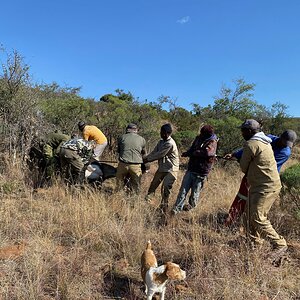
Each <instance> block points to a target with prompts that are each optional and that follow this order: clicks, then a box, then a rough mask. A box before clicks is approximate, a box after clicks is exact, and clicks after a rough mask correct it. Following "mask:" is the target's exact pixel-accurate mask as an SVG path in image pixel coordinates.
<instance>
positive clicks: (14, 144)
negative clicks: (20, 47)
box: [0, 49, 38, 158]
mask: <svg viewBox="0 0 300 300" xmlns="http://www.w3.org/2000/svg"><path fill="white" fill-rule="evenodd" d="M1 53H2V55H3V57H4V60H5V62H3V63H2V73H1V74H0V118H1V123H2V124H1V125H2V128H1V135H2V139H1V141H2V143H3V144H2V148H4V150H8V151H9V154H10V157H13V158H16V156H17V154H18V153H21V155H22V157H24V156H25V153H26V151H27V149H28V147H29V144H30V142H31V137H32V135H33V132H34V129H35V126H34V124H36V122H37V120H38V114H37V105H36V104H37V97H36V94H35V90H34V89H32V88H31V81H30V75H29V66H28V65H27V64H26V63H25V62H24V59H23V57H22V56H21V55H20V54H19V53H18V52H17V51H13V52H12V53H7V52H6V51H5V49H1Z"/></svg>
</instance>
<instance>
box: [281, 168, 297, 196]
mask: <svg viewBox="0 0 300 300" xmlns="http://www.w3.org/2000/svg"><path fill="white" fill-rule="evenodd" d="M281 181H282V183H283V184H284V185H286V187H287V188H288V189H295V190H299V191H300V164H295V165H293V166H291V167H289V168H287V169H286V170H285V171H284V172H283V173H282V175H281Z"/></svg>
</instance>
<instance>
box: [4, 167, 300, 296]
mask: <svg viewBox="0 0 300 300" xmlns="http://www.w3.org/2000/svg"><path fill="white" fill-rule="evenodd" d="M220 164H221V162H220ZM10 169H11V168H10ZM154 170H155V166H153V167H152V169H151V172H150V173H147V174H145V175H144V178H143V189H142V190H143V192H142V195H141V196H140V197H130V196H127V195H125V194H123V193H119V194H112V193H111V187H112V186H113V185H114V180H113V179H112V180H110V181H107V182H106V183H105V186H104V188H103V189H102V190H101V191H99V190H97V191H96V190H92V189H90V188H86V189H85V190H76V189H74V190H66V189H65V188H64V186H63V185H61V184H60V183H57V184H55V185H54V186H52V187H51V188H48V189H41V190H39V191H38V192H37V193H33V192H32V191H31V189H30V188H29V187H28V186H26V185H25V184H24V182H25V181H24V179H23V178H22V177H23V176H22V175H21V171H20V168H19V167H17V166H15V167H14V168H13V171H12V172H7V170H6V172H4V173H3V174H5V175H2V176H1V177H0V189H1V194H2V200H1V204H0V213H1V218H0V230H1V231H0V248H1V249H2V250H3V251H4V250H5V249H6V250H5V251H7V250H9V249H10V248H9V247H12V248H11V249H15V248H17V249H19V248H21V249H23V250H24V251H21V252H20V255H14V256H12V257H7V256H6V257H0V259H1V260H0V282H1V285H0V295H1V297H0V299H1V300H4V299H5V300H6V299H7V300H11V299H26V300H27V299H28V300H29V299H32V300H33V299H40V300H46V299H47V300H50V299H53V300H54V299H56V300H58V299H71V300H73V299H74V300H77V299H78V300H79V299H80V300H87V299H90V300H91V299H144V286H143V284H142V281H141V277H140V269H139V268H140V266H139V263H140V256H141V253H142V251H143V249H144V247H145V245H146V241H147V240H149V239H150V240H151V242H152V245H153V247H154V251H155V253H156V255H157V259H158V262H159V263H162V262H165V261H169V260H172V261H174V262H176V263H179V264H180V265H181V267H182V268H183V269H185V270H186V271H187V279H186V281H185V282H183V283H182V282H181V283H180V284H179V283H170V285H169V286H168V288H167V295H166V298H167V299H189V300H191V299H214V300H216V299H224V300H225V299H260V300H263V299H280V300H281V299H300V284H299V282H300V272H299V266H300V246H299V242H300V241H299V234H300V224H299V221H297V220H296V219H293V218H292V216H291V215H290V217H289V218H288V220H287V218H286V217H285V216H286V215H289V212H288V211H282V210H281V208H280V206H279V205H275V206H274V209H273V210H272V215H271V218H272V221H273V224H274V225H275V226H276V228H278V230H279V231H280V232H281V233H283V234H284V235H285V237H286V238H287V240H288V241H289V243H290V244H291V247H290V250H289V261H286V262H285V263H284V264H283V265H282V266H281V267H274V266H273V265H272V264H270V262H269V261H267V260H266V259H265V253H266V251H268V250H269V246H268V245H267V244H266V245H265V246H264V247H263V248H262V249H259V250H256V251H250V250H249V249H248V248H247V245H246V244H245V243H244V241H243V239H241V238H240V232H239V230H229V229H226V228H223V227H222V226H220V225H219V223H218V214H219V213H222V212H226V211H227V210H228V208H229V206H230V204H231V201H232V200H233V198H234V196H235V194H236V192H237V190H238V188H239V183H240V178H241V175H242V174H240V172H239V169H238V166H237V165H235V164H234V163H229V164H225V166H224V165H223V167H222V168H220V166H216V167H215V168H214V170H213V171H212V173H211V174H210V176H209V180H208V182H206V186H205V188H204V190H203V192H202V194H201V202H200V203H199V205H198V206H197V208H196V209H195V210H194V211H191V212H184V213H181V214H179V215H176V216H175V217H173V218H171V219H170V220H169V222H168V224H167V225H166V226H161V225H160V224H159V218H158V215H157V214H158V213H157V211H156V209H155V208H156V205H158V200H159V191H158V193H157V201H156V203H154V205H153V206H149V204H147V203H145V201H144V200H143V199H144V195H145V193H146V191H147V188H148V186H149V184H150V181H151V179H152V176H153V171H154ZM182 176H183V172H180V174H179V177H178V180H177V182H176V184H175V186H174V189H173V195H172V197H171V204H173V203H174V201H175V197H176V195H177V192H178V190H179V185H180V183H181V179H182ZM287 221H288V227H287V226H286V223H285V222H287ZM231 241H235V242H231ZM16 244H18V245H16ZM20 245H21V246H20ZM22 247H23V248H22ZM0 254H1V251H0ZM0 256H1V255H0Z"/></svg>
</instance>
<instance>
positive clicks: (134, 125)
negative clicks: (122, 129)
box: [126, 123, 138, 129]
mask: <svg viewBox="0 0 300 300" xmlns="http://www.w3.org/2000/svg"><path fill="white" fill-rule="evenodd" d="M126 129H138V127H137V125H136V124H134V123H129V124H128V125H127V127H126Z"/></svg>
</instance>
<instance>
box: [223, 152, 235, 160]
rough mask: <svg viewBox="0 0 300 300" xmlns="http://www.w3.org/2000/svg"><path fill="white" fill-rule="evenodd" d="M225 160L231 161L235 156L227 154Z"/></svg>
mask: <svg viewBox="0 0 300 300" xmlns="http://www.w3.org/2000/svg"><path fill="white" fill-rule="evenodd" d="M223 158H224V159H227V160H230V159H232V158H234V156H233V155H232V153H228V154H225V155H224V156H223Z"/></svg>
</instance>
